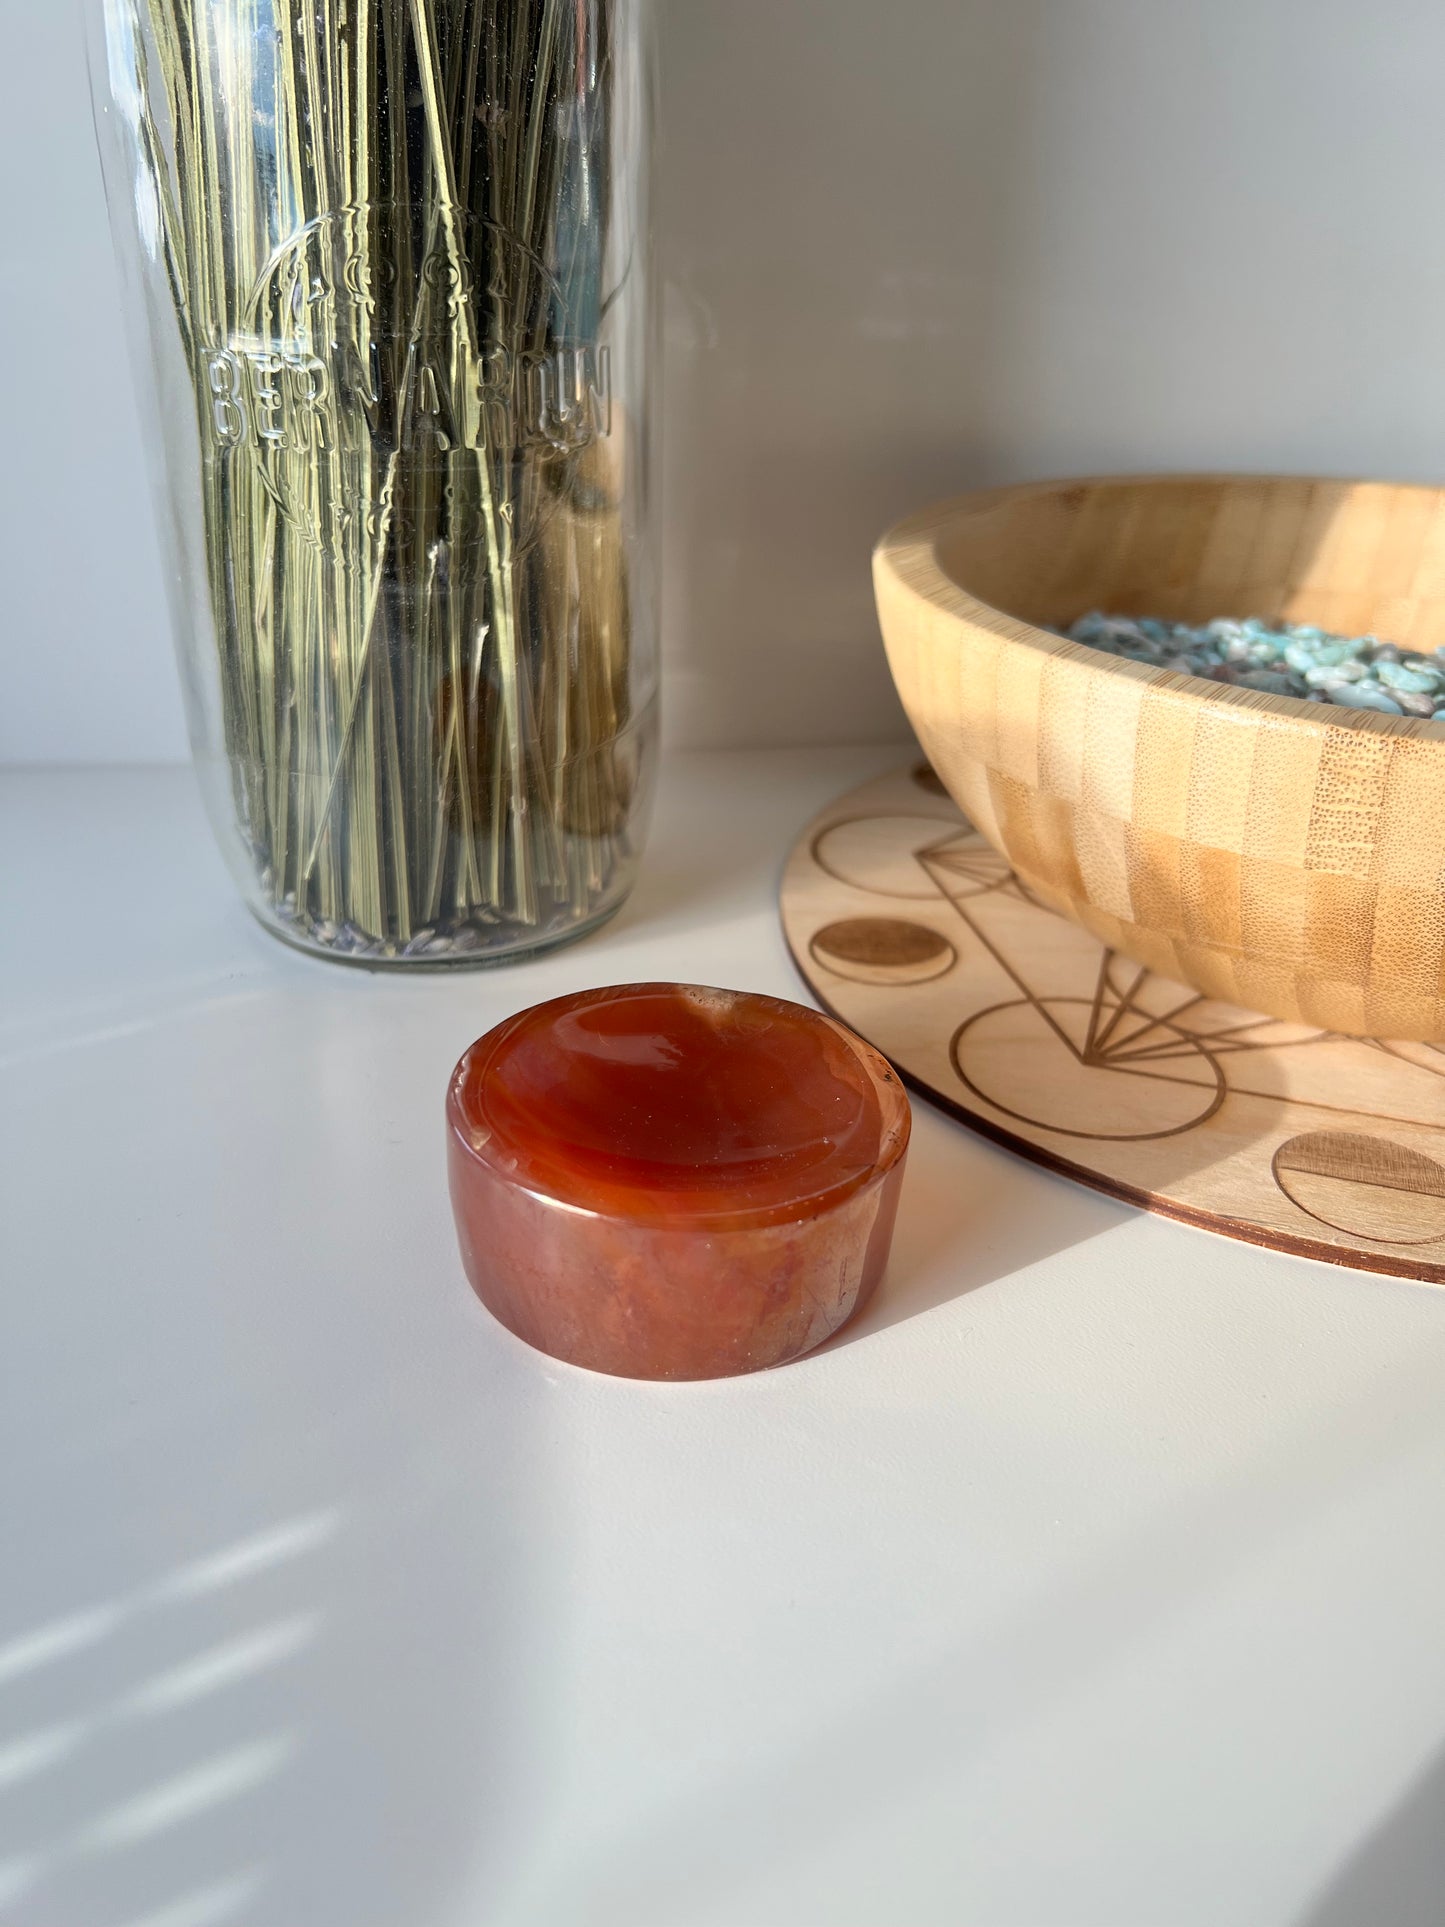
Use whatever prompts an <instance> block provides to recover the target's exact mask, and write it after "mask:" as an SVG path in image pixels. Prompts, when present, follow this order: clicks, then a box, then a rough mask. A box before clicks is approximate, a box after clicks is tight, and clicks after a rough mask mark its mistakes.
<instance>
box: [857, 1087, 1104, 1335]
mask: <svg viewBox="0 0 1445 1927" xmlns="http://www.w3.org/2000/svg"><path fill="white" fill-rule="evenodd" d="M1133 1215H1134V1213H1133V1212H1132V1210H1131V1209H1130V1207H1129V1206H1127V1205H1123V1204H1117V1203H1115V1202H1114V1201H1113V1199H1111V1198H1106V1197H1103V1196H1102V1195H1101V1194H1099V1193H1098V1192H1095V1191H1089V1190H1086V1189H1085V1188H1084V1187H1083V1186H1082V1185H1078V1184H1072V1183H1070V1182H1069V1181H1068V1180H1067V1179H1066V1178H1056V1177H1054V1176H1053V1175H1052V1174H1051V1173H1049V1172H1046V1171H1043V1170H1041V1169H1039V1168H1038V1167H1037V1166H1034V1165H1030V1164H1028V1163H1026V1162H1025V1161H1024V1160H1023V1159H1021V1158H1016V1157H1014V1156H1013V1155H1012V1154H1011V1153H1009V1152H1007V1151H1001V1150H997V1149H995V1148H994V1146H992V1145H990V1144H987V1143H985V1142H984V1141H983V1139H981V1138H979V1137H976V1136H975V1135H974V1134H973V1133H972V1132H971V1131H969V1130H968V1129H967V1128H966V1127H965V1126H964V1125H962V1124H957V1123H955V1122H954V1121H953V1120H952V1119H951V1118H946V1117H943V1116H941V1115H940V1114H939V1113H938V1112H937V1111H935V1110H934V1109H933V1108H932V1106H931V1105H929V1104H928V1102H927V1101H926V1099H923V1098H920V1097H915V1098H914V1099H913V1144H912V1147H911V1149H910V1151H909V1154H908V1175H907V1177H906V1178H905V1180H904V1190H903V1200H902V1203H901V1205H900V1207H899V1213H898V1230H897V1233H896V1235H895V1237H894V1241H893V1256H892V1259H891V1260H890V1263H889V1266H888V1273H887V1276H886V1277H885V1278H884V1280H883V1283H882V1285H881V1286H880V1287H879V1289H878V1293H877V1296H876V1297H875V1298H874V1300H873V1302H872V1304H871V1305H869V1306H868V1307H867V1308H866V1309H865V1310H864V1311H863V1312H862V1314H861V1315H860V1316H859V1317H858V1318H856V1319H855V1320H854V1321H853V1323H852V1324H850V1325H847V1326H845V1327H844V1329H843V1330H842V1331H841V1332H839V1334H838V1336H837V1337H836V1338H835V1339H834V1340H833V1346H834V1347H837V1346H843V1345H856V1344H859V1343H861V1342H863V1341H865V1340H867V1339H870V1338H873V1337H875V1336H876V1335H877V1334H878V1333H880V1332H883V1331H886V1330H888V1328H889V1327H890V1326H892V1325H899V1324H902V1323H903V1322H904V1321H905V1320H907V1319H911V1318H919V1317H922V1316H924V1315H926V1314H927V1313H929V1312H932V1311H936V1310H938V1308H939V1307H940V1306H942V1305H947V1304H951V1303H952V1302H953V1300H954V1299H956V1298H962V1297H963V1296H964V1295H965V1294H966V1293H968V1292H971V1291H978V1290H980V1289H981V1288H982V1287H983V1286H985V1285H990V1284H994V1283H996V1282H997V1281H998V1280H1000V1279H1003V1278H1008V1277H1012V1276H1013V1275H1014V1273H1016V1272H1020V1271H1027V1270H1028V1268H1029V1267H1030V1266H1031V1265H1036V1264H1040V1263H1042V1262H1043V1261H1044V1260H1045V1259H1046V1258H1050V1257H1053V1256H1054V1255H1056V1254H1057V1253H1059V1252H1062V1251H1069V1250H1072V1249H1073V1247H1074V1246H1075V1245H1080V1244H1083V1243H1084V1242H1085V1240H1086V1239H1089V1238H1097V1237H1099V1236H1101V1235H1102V1234H1103V1233H1105V1232H1107V1231H1112V1230H1113V1229H1114V1228H1115V1227H1116V1226H1117V1225H1120V1224H1123V1223H1124V1222H1126V1221H1127V1220H1128V1219H1129V1218H1130V1217H1132V1216H1133ZM960 1225H966V1226H967V1227H968V1231H969V1236H968V1238H967V1240H966V1242H963V1243H962V1244H961V1243H960V1238H959V1227H960ZM830 1349H831V1347H830Z"/></svg>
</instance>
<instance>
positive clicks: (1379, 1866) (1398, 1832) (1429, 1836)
mask: <svg viewBox="0 0 1445 1927" xmlns="http://www.w3.org/2000/svg"><path fill="white" fill-rule="evenodd" d="M1442 1919H1445V1759H1436V1760H1434V1761H1432V1762H1431V1764H1430V1766H1429V1767H1428V1769H1427V1770H1426V1771H1425V1773H1424V1774H1423V1775H1422V1776H1421V1778H1420V1779H1419V1780H1418V1781H1417V1782H1416V1783H1415V1785H1414V1786H1413V1787H1412V1788H1411V1789H1410V1791H1409V1792H1408V1793H1407V1794H1406V1796H1405V1798H1404V1799H1403V1800H1401V1801H1400V1803H1399V1804H1398V1805H1397V1806H1396V1807H1395V1808H1394V1809H1393V1811H1392V1812H1390V1813H1389V1814H1387V1815H1386V1817H1385V1818H1384V1819H1383V1820H1382V1821H1381V1822H1380V1824H1379V1826H1378V1827H1376V1828H1375V1830H1374V1832H1373V1833H1371V1834H1370V1835H1369V1837H1368V1838H1367V1839H1366V1840H1365V1841H1364V1842H1363V1844H1362V1845H1361V1846H1360V1847H1358V1848H1357V1849H1356V1851H1355V1852H1354V1853H1353V1854H1351V1856H1350V1857H1349V1859H1348V1860H1347V1861H1346V1862H1345V1864H1344V1866H1343V1867H1341V1868H1340V1870H1339V1872H1338V1873H1337V1874H1336V1875H1335V1876H1334V1878H1333V1879H1332V1880H1331V1881H1330V1883H1329V1885H1328V1886H1327V1887H1326V1888H1325V1890H1324V1892H1323V1893H1322V1894H1321V1895H1320V1897H1319V1899H1318V1900H1317V1901H1316V1902H1315V1903H1314V1905H1313V1906H1312V1907H1310V1908H1309V1909H1308V1910H1307V1912H1306V1913H1304V1914H1303V1915H1302V1916H1301V1918H1300V1920H1299V1922H1298V1927H1440V1922H1441V1920H1442Z"/></svg>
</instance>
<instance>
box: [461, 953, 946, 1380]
mask: <svg viewBox="0 0 1445 1927" xmlns="http://www.w3.org/2000/svg"><path fill="white" fill-rule="evenodd" d="M911 1122H912V1120H911V1114H910V1111H909V1106H908V1098H907V1095H906V1094H905V1092H904V1090H903V1087H902V1085H901V1084H900V1083H899V1081H898V1078H897V1076H896V1075H895V1073H894V1072H893V1070H892V1069H891V1068H890V1067H889V1065H888V1063H887V1061H886V1060H885V1059H884V1058H882V1057H881V1056H880V1055H879V1054H878V1052H877V1051H875V1050H874V1049H873V1048H872V1047H871V1046H870V1045H868V1044H865V1043H864V1042H863V1041H862V1039H861V1038H858V1037H855V1036H854V1035H853V1034H852V1032H851V1031H849V1030H846V1029H845V1028H844V1027H843V1026H842V1025H841V1024H839V1023H835V1022H834V1020H833V1019H832V1018H830V1017H824V1016H822V1015H820V1014H819V1013H818V1012H817V1011H814V1010H808V1009H805V1008H804V1007H803V1006H802V1005H799V1004H792V1003H786V1002H784V1001H782V1000H781V999H779V998H776V997H760V996H753V995H748V994H744V993H742V992H738V991H729V990H707V989H699V988H697V987H696V986H693V985H686V984H632V985H626V986H623V987H620V988H617V989H611V990H594V991H588V992H584V993H583V994H581V995H579V996H575V997H564V998H559V999H558V1000H557V1001H556V1002H554V1003H548V1004H542V1005H539V1006H538V1007H537V1008H536V1009H534V1010H527V1011H523V1012H522V1014H521V1015H520V1016H517V1017H514V1018H512V1019H510V1020H509V1021H508V1022H507V1023H505V1024H502V1025H501V1026H500V1027H499V1028H498V1029H496V1030H494V1031H492V1032H491V1033H490V1034H489V1035H488V1036H486V1037H484V1038H482V1040H481V1041H480V1043H477V1044H475V1045H473V1047H472V1049H471V1050H469V1051H468V1052H467V1054H466V1056H465V1057H464V1058H463V1059H462V1061H461V1063H460V1064H459V1065H458V1066H457V1069H456V1072H455V1074H454V1076H453V1078H452V1083H451V1090H450V1093H449V1095H448V1099H447V1127H448V1128H447V1135H448V1146H449V1157H450V1170H451V1191H452V1204H453V1208H454V1210H455V1212H456V1220H457V1229H458V1232H459V1234H460V1238H461V1248H462V1259H463V1262H464V1264H465V1266H466V1270H467V1276H468V1277H469V1278H470V1279H471V1282H472V1285H473V1287H474V1288H475V1290H476V1292H477V1295H478V1297H480V1299H481V1300H482V1302H483V1304H485V1305H486V1306H487V1307H488V1309H489V1310H490V1311H491V1312H492V1313H493V1314H494V1315H495V1316H496V1317H497V1318H498V1319H499V1320H500V1321H501V1323H502V1324H504V1325H505V1326H506V1327H507V1328H508V1330H510V1331H512V1332H515V1333H516V1335H517V1336H518V1337H519V1338H522V1339H525V1340H526V1341H527V1343H528V1344H530V1345H533V1346H535V1347H536V1348H537V1349H538V1350H539V1351H543V1352H548V1353H550V1354H551V1355H552V1357H554V1358H560V1359H565V1360H566V1361H567V1362H568V1363H569V1364H573V1365H581V1366H585V1367H587V1368H588V1369H589V1370H592V1371H597V1372H610V1373H612V1374H614V1375H616V1376H618V1377H622V1378H642V1379H705V1378H726V1377H731V1376H733V1375H735V1374H738V1373H742V1372H754V1371H760V1370H762V1369H764V1368H765V1367H767V1366H770V1365H781V1364H784V1363H786V1361H787V1360H789V1359H793V1358H798V1357H801V1356H802V1355H803V1353H805V1352H809V1351H811V1350H812V1349H813V1348H814V1347H815V1346H817V1345H820V1344H822V1343H823V1341H824V1340H825V1339H827V1338H830V1337H831V1336H832V1335H833V1333H834V1332H836V1331H837V1330H838V1329H839V1327H840V1326H842V1325H843V1324H845V1323H846V1322H847V1320H848V1319H849V1318H851V1317H852V1316H853V1314H854V1313H855V1312H856V1311H857V1310H858V1309H859V1308H860V1307H861V1306H862V1305H863V1304H865V1303H866V1302H867V1300H868V1298H869V1297H870V1296H871V1295H872V1293H873V1291H874V1290H875V1288H876V1287H877V1284H878V1281H879V1279H880V1278H881V1277H882V1275H883V1271H884V1267H885V1266H886V1264H887V1261H888V1251H889V1247H890V1245H891V1243H892V1239H893V1227H894V1222H895V1220H896V1217H897V1212H898V1197H899V1192H900V1191H901V1189H902V1184H903V1170H904V1163H905V1160H906V1157H907V1152H908V1140H909V1134H910V1129H911Z"/></svg>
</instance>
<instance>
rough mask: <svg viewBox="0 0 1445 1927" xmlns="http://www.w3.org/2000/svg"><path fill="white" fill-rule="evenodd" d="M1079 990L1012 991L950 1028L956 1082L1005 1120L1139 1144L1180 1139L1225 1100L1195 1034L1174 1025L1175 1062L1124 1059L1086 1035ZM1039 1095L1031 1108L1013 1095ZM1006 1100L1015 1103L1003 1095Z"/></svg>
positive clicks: (1162, 1028) (1170, 1029)
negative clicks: (1012, 997) (1012, 999)
mask: <svg viewBox="0 0 1445 1927" xmlns="http://www.w3.org/2000/svg"><path fill="white" fill-rule="evenodd" d="M1092 1010H1093V1006H1092V1005H1091V1004H1090V1002H1089V1000H1088V999H1087V998H1085V997H1045V998H1020V999H1019V1000H1018V1001H1017V1002H1016V1003H1008V1004H995V1005H994V1006H993V1007H992V1008H991V1009H989V1010H981V1011H979V1012H978V1013H977V1014H976V1015H975V1016H973V1017H970V1018H969V1020H968V1022H967V1023H965V1024H962V1025H960V1026H959V1028H958V1030H957V1031H955V1032H954V1036H953V1042H952V1045H951V1046H950V1053H949V1054H950V1056H951V1057H952V1059H953V1068H954V1070H955V1071H956V1072H957V1073H958V1076H959V1078H960V1079H961V1080H962V1082H963V1084H964V1086H965V1087H966V1088H967V1089H968V1090H970V1091H972V1093H973V1094H974V1096H975V1097H981V1098H982V1099H983V1101H984V1102H985V1103H986V1104H988V1105H989V1106H991V1108H992V1109H994V1110H995V1111H999V1112H1001V1113H1002V1115H1003V1116H1004V1117H1011V1118H1015V1119H1017V1121H1018V1122H1019V1123H1021V1124H1028V1125H1032V1126H1033V1127H1034V1128H1035V1129H1038V1130H1044V1131H1056V1132H1058V1134H1059V1135H1060V1136H1061V1137H1074V1138H1092V1139H1095V1140H1099V1141H1102V1142H1109V1143H1116V1144H1125V1143H1132V1144H1139V1143H1143V1142H1145V1141H1146V1140H1148V1139H1151V1138H1165V1137H1178V1136H1179V1135H1180V1134H1181V1133H1183V1132H1185V1131H1192V1130H1194V1129H1195V1128H1196V1127H1197V1126H1198V1125H1200V1124H1203V1123H1205V1122H1206V1121H1207V1120H1208V1119H1209V1118H1211V1117H1213V1115H1214V1113H1215V1112H1216V1111H1217V1110H1218V1109H1219V1107H1220V1105H1221V1104H1222V1103H1223V1102H1224V1097H1225V1089H1226V1086H1225V1081H1224V1073H1223V1072H1222V1071H1221V1069H1220V1067H1219V1065H1218V1063H1217V1062H1216V1061H1215V1059H1214V1058H1213V1057H1211V1056H1210V1054H1209V1052H1208V1051H1207V1050H1206V1049H1205V1048H1204V1047H1203V1045H1202V1044H1201V1043H1200V1042H1199V1040H1198V1039H1197V1038H1195V1037H1193V1036H1191V1035H1190V1033H1189V1032H1188V1031H1184V1030H1180V1029H1178V1028H1177V1027H1176V1026H1174V1025H1169V1024H1163V1023H1158V1022H1156V1023H1155V1024H1154V1025H1152V1026H1151V1029H1152V1030H1154V1031H1155V1032H1167V1033H1168V1034H1169V1035H1171V1036H1172V1037H1173V1038H1174V1039H1177V1040H1178V1050H1179V1053H1180V1061H1172V1060H1171V1061H1170V1062H1169V1063H1168V1064H1167V1065H1162V1064H1159V1065H1156V1064H1151V1063H1148V1062H1144V1063H1140V1062H1133V1061H1126V1060H1124V1059H1123V1058H1122V1055H1121V1054H1111V1053H1110V1052H1108V1051H1107V1050H1098V1049H1095V1048H1093V1047H1092V1046H1091V1042H1090V1028H1091V1026H1090V1018H1091V1013H1092ZM1020 1091H1031V1092H1036V1093H1041V1094H1044V1097H1043V1101H1041V1102H1039V1103H1038V1104H1037V1106H1036V1108H1035V1110H1034V1111H1032V1112H1025V1111H1021V1110H1019V1109H1017V1108H1016V1107H1017V1102H1018V1093H1019V1092H1020ZM1010 1099H1012V1100H1013V1102H1010V1101H1009V1100H1010Z"/></svg>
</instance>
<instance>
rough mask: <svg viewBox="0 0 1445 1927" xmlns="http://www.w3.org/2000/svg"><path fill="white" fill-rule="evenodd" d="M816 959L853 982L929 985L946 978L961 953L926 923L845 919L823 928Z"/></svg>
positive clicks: (815, 944)
mask: <svg viewBox="0 0 1445 1927" xmlns="http://www.w3.org/2000/svg"><path fill="white" fill-rule="evenodd" d="M810 948H811V950H812V954H813V961H814V962H815V963H818V964H821V965H822V966H823V968H824V969H825V970H830V971H832V972H833V974H834V975H835V976H839V977H846V978H847V979H848V980H849V981H850V982H852V983H855V984H878V985H880V986H881V985H890V984H928V983H932V982H933V981H934V979H935V978H938V977H944V976H947V974H948V972H949V971H950V970H952V968H953V966H954V965H955V963H957V961H958V952H957V951H956V950H955V949H954V947H953V945H952V944H951V943H950V942H949V941H948V939H947V937H944V936H941V935H940V934H939V932H938V931H937V930H931V929H930V928H929V927H928V925H927V924H925V923H905V922H903V921H902V920H901V919H900V918H898V917H847V918H844V919H843V920H842V921H841V922H839V923H830V924H828V925H826V926H825V928H823V929H822V930H820V931H819V932H818V934H817V936H816V937H814V939H813V941H812V944H811V946H810Z"/></svg>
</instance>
